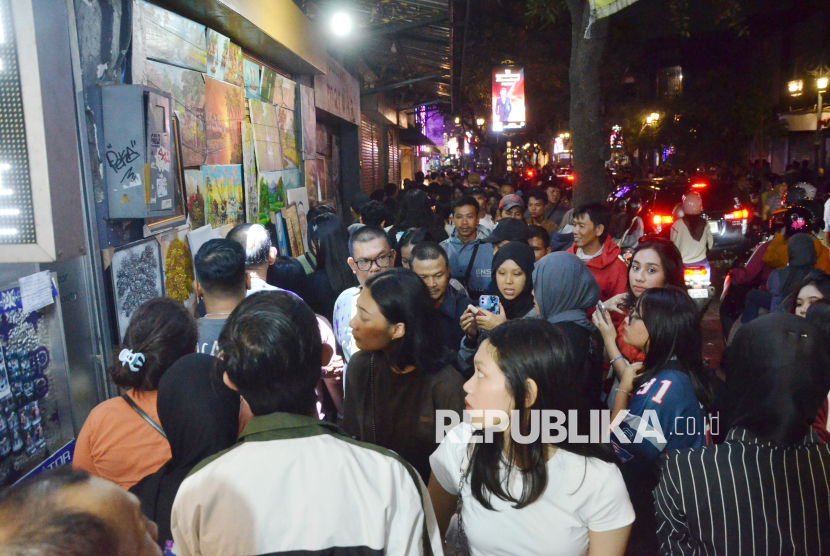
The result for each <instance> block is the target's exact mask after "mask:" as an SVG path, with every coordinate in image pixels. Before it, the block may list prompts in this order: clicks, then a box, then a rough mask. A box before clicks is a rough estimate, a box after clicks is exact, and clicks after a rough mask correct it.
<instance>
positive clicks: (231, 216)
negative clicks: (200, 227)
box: [202, 164, 245, 228]
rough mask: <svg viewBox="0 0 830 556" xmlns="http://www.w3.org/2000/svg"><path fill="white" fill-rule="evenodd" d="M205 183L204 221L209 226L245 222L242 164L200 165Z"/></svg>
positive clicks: (216, 226) (217, 226) (214, 226)
mask: <svg viewBox="0 0 830 556" xmlns="http://www.w3.org/2000/svg"><path fill="white" fill-rule="evenodd" d="M202 174H203V175H204V180H205V181H204V183H205V223H206V224H210V226H211V228H219V227H221V226H224V225H226V224H232V225H234V226H235V225H236V224H241V223H243V222H245V213H244V210H243V207H244V199H245V193H244V191H243V189H242V166H241V165H239V164H234V165H223V166H202Z"/></svg>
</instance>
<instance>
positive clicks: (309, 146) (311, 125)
mask: <svg viewBox="0 0 830 556" xmlns="http://www.w3.org/2000/svg"><path fill="white" fill-rule="evenodd" d="M300 117H301V118H302V123H303V158H304V159H305V158H316V156H317V113H316V112H315V110H314V89H312V88H311V87H306V86H305V85H300Z"/></svg>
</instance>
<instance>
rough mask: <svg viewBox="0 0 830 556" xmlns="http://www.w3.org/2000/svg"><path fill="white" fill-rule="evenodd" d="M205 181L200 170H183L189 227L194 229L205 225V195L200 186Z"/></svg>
mask: <svg viewBox="0 0 830 556" xmlns="http://www.w3.org/2000/svg"><path fill="white" fill-rule="evenodd" d="M204 183H205V178H204V174H202V170H201V169H199V170H185V171H184V190H185V195H186V196H187V214H188V215H190V227H191V228H193V229H194V230H195V229H196V228H201V227H202V226H204V225H205V197H204V193H203V192H202V188H203V186H204Z"/></svg>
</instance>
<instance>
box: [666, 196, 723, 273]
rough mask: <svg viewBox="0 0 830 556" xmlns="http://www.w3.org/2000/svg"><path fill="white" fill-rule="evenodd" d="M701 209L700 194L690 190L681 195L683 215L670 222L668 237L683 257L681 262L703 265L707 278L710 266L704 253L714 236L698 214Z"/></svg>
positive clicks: (712, 242)
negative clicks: (686, 193) (672, 222)
mask: <svg viewBox="0 0 830 556" xmlns="http://www.w3.org/2000/svg"><path fill="white" fill-rule="evenodd" d="M702 211H703V199H701V197H700V194H698V193H695V192H692V193H689V194H688V195H686V196H685V197H683V216H682V217H680V218H678V219H677V220H675V222H674V224H672V227H671V233H670V237H671V241H672V243H674V244H675V246H677V250H678V251H680V255H681V256H682V257H683V264H685V265H694V266H703V267H705V268H706V276H707V279H708V278H710V277H711V268H710V266H709V260H708V259H707V258H706V255H707V253H708V252H709V249H711V248H712V245H714V242H715V238H714V236H712V231H711V230H710V229H709V223H708V222H707V221H706V219H705V218H703V217H702V216H701V215H700V213H701V212H702Z"/></svg>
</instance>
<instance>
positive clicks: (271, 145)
mask: <svg viewBox="0 0 830 556" xmlns="http://www.w3.org/2000/svg"><path fill="white" fill-rule="evenodd" d="M248 104H249V107H250V109H249V111H250V113H251V123H252V124H253V126H254V141H255V142H256V159H257V167H258V168H259V171H260V172H275V171H277V170H282V168H283V165H282V145H281V143H280V133H279V116H278V114H277V110H278V108H277V107H276V106H274V105H273V104H269V103H267V102H260V101H258V100H254V99H248Z"/></svg>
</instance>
